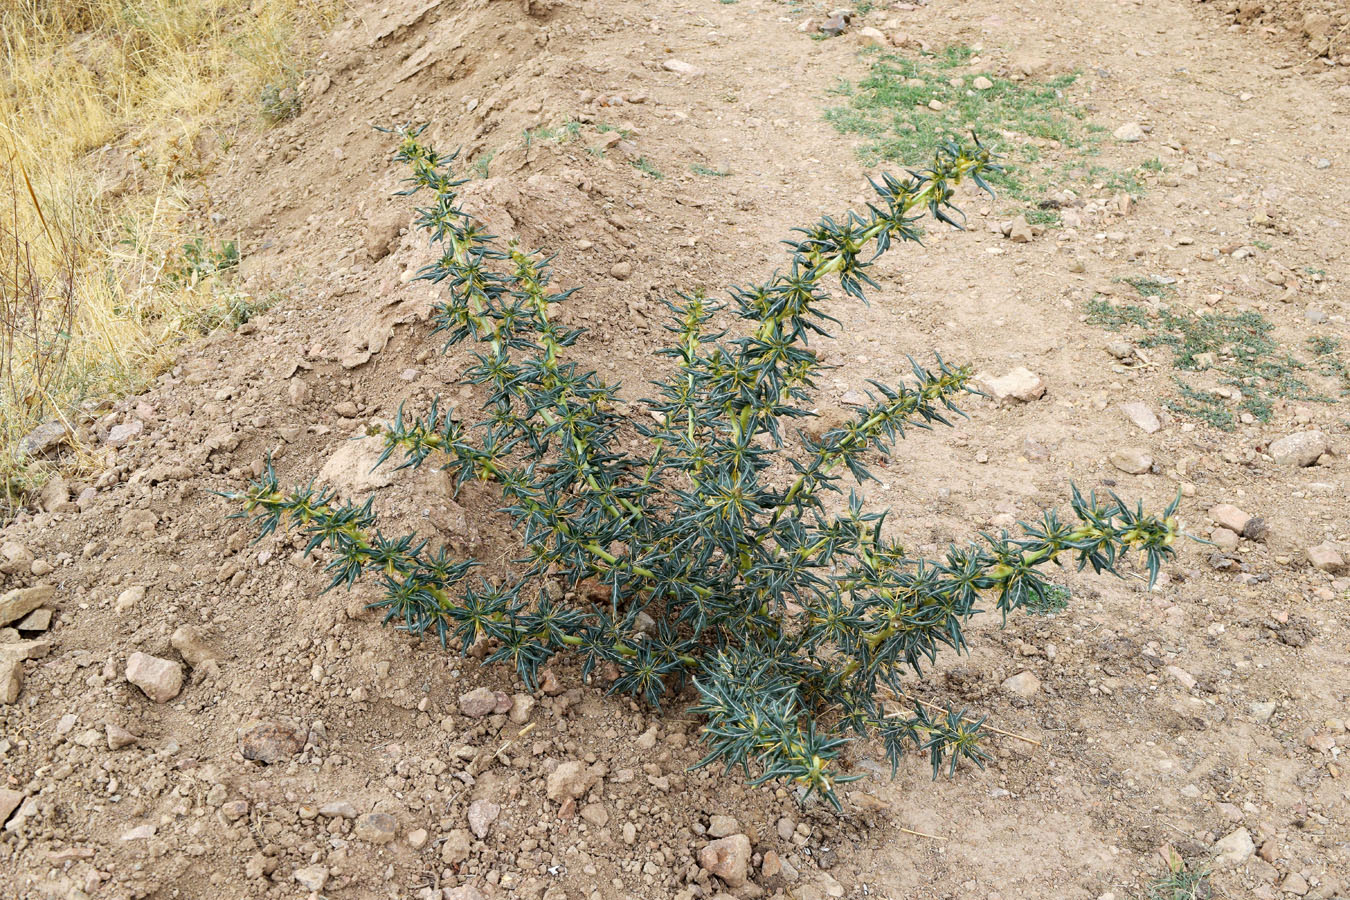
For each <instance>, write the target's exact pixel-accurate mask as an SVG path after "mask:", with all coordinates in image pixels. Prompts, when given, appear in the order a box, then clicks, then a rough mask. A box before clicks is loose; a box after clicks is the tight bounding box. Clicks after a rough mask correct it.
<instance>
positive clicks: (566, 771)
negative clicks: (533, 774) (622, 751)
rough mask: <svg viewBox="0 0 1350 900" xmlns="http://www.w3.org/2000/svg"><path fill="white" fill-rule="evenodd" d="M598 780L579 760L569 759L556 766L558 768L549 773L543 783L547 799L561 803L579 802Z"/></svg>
mask: <svg viewBox="0 0 1350 900" xmlns="http://www.w3.org/2000/svg"><path fill="white" fill-rule="evenodd" d="M597 780H598V779H597V778H596V775H595V774H594V773H593V772H591V771H590V770H589V769H587V767H586V764H585V763H583V762H581V761H580V760H575V759H570V760H567V761H566V762H562V763H559V764H558V768H556V769H554V770H553V771H552V772H551V773H549V776H548V780H547V782H546V783H545V791H546V793H547V794H548V799H550V800H555V801H558V802H560V803H561V802H563V801H565V800H579V799H581V798H582V797H584V796H586V794H587V793H588V792H589V791H590V789H591V788H592V787H594V786H595V782H596V781H597Z"/></svg>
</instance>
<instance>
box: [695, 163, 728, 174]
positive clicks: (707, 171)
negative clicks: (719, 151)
mask: <svg viewBox="0 0 1350 900" xmlns="http://www.w3.org/2000/svg"><path fill="white" fill-rule="evenodd" d="M689 171H691V172H693V173H694V174H695V175H706V176H708V177H709V178H726V177H727V176H728V175H730V174H731V170H730V169H726V170H722V169H711V168H709V167H707V166H701V165H699V164H698V163H695V164H694V165H692V166H690V167H689Z"/></svg>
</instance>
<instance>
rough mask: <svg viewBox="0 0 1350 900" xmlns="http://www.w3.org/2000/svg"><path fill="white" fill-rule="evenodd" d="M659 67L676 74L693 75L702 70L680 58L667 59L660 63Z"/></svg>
mask: <svg viewBox="0 0 1350 900" xmlns="http://www.w3.org/2000/svg"><path fill="white" fill-rule="evenodd" d="M661 68H663V69H665V70H666V71H667V72H674V73H675V74H676V75H688V76H693V75H697V74H699V73H700V72H701V71H702V70H701V69H700V68H699V67H698V66H695V65H691V64H690V63H687V62H685V61H683V60H680V59H668V60H666V61H664V62H663V63H661Z"/></svg>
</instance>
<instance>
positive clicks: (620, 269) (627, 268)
mask: <svg viewBox="0 0 1350 900" xmlns="http://www.w3.org/2000/svg"><path fill="white" fill-rule="evenodd" d="M609 274H610V275H612V276H613V277H614V278H617V279H618V280H619V281H627V280H628V278H629V277H630V276H631V275H632V274H633V264H632V263H630V262H628V261H627V260H620V261H619V262H616V263H615V264H614V265H612V266H610V267H609Z"/></svg>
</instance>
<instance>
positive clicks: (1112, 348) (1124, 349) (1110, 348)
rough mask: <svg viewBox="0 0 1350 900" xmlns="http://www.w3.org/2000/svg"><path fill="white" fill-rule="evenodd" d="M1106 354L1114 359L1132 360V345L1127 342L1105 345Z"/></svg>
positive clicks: (1114, 342)
mask: <svg viewBox="0 0 1350 900" xmlns="http://www.w3.org/2000/svg"><path fill="white" fill-rule="evenodd" d="M1106 352H1107V353H1110V354H1111V355H1112V356H1114V357H1115V358H1116V359H1134V345H1133V344H1131V343H1129V342H1127V341H1112V342H1111V343H1109V344H1107V345H1106Z"/></svg>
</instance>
